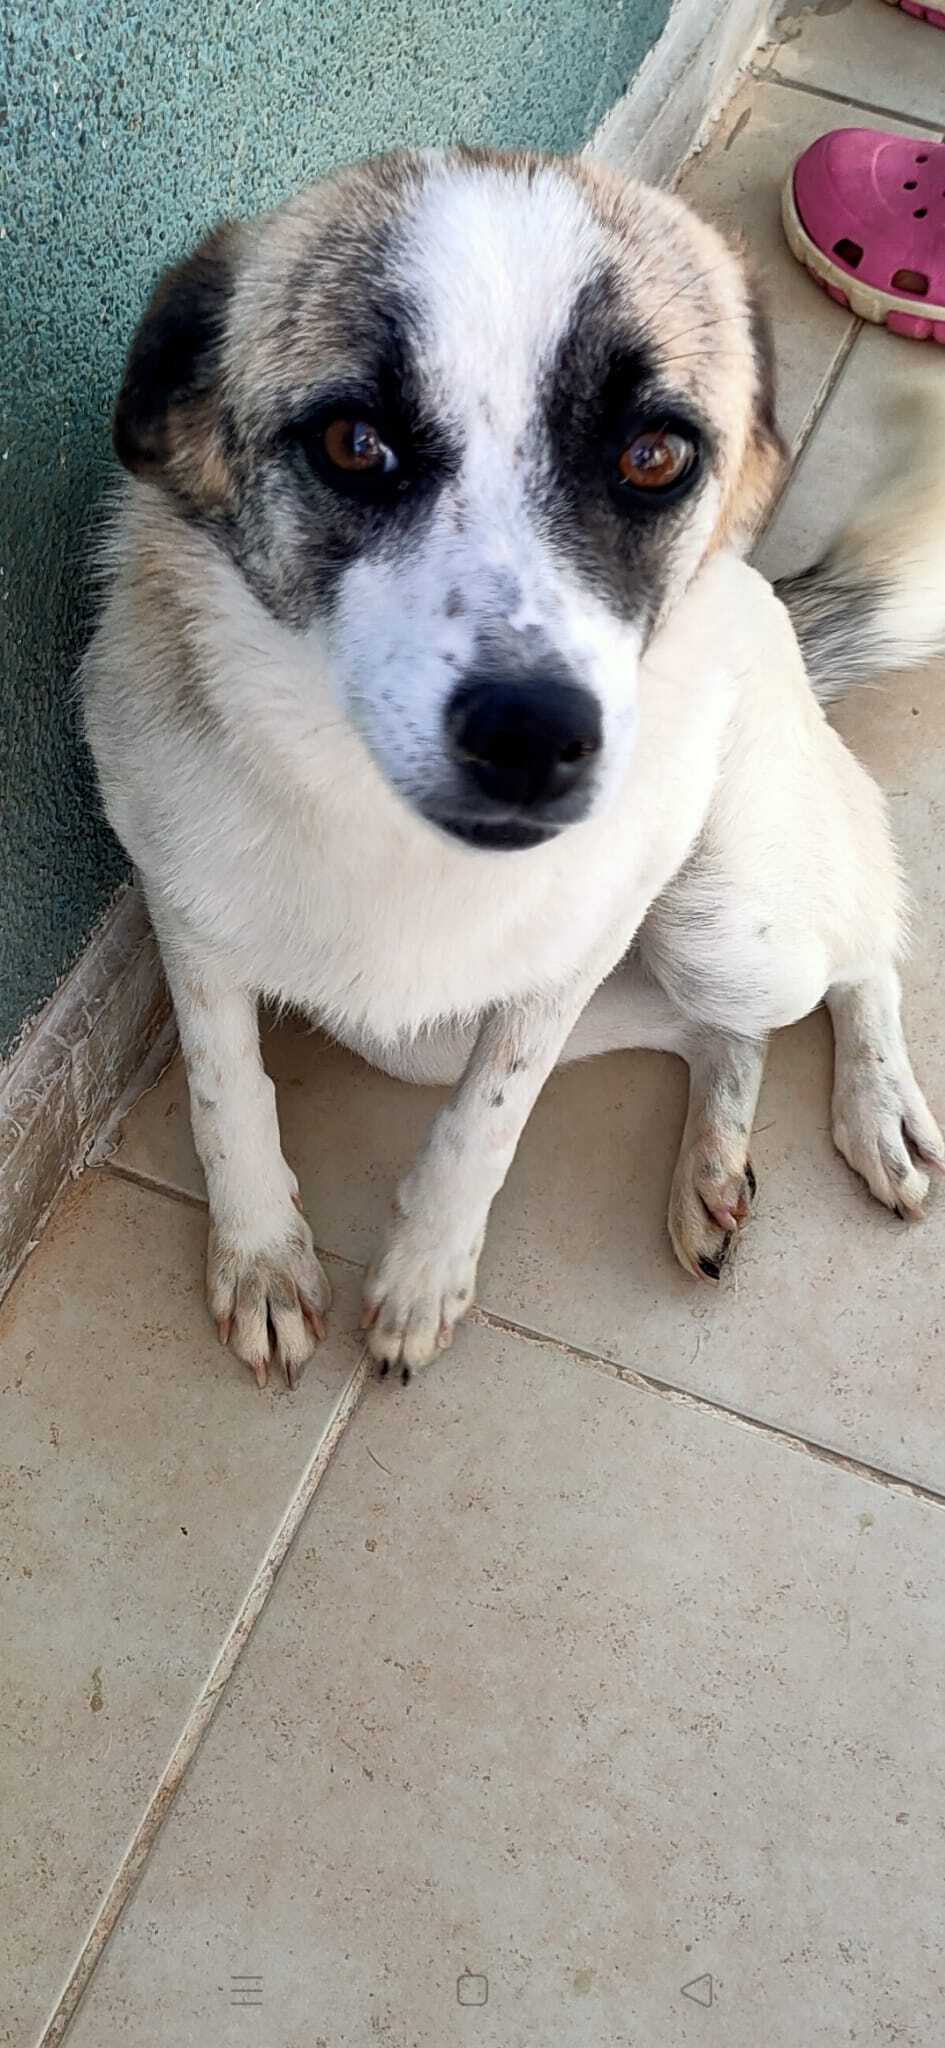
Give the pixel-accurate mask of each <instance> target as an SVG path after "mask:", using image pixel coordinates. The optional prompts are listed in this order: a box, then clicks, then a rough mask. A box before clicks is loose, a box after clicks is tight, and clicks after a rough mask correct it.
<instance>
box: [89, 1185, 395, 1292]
mask: <svg viewBox="0 0 945 2048" xmlns="http://www.w3.org/2000/svg"><path fill="white" fill-rule="evenodd" d="M95 1171H96V1172H97V1173H110V1174H112V1175H113V1176H114V1178H115V1180H125V1181H127V1182H128V1184H129V1186H130V1187H133V1188H141V1190H142V1192H143V1193H144V1194H146V1195H166V1196H167V1199H168V1201H169V1202H183V1204H184V1206H185V1208H188V1209H202V1210H203V1212H204V1215H206V1214H207V1213H208V1212H207V1198H206V1195H192V1194H191V1193H190V1191H189V1189H187V1188H175V1187H171V1186H170V1184H169V1183H168V1182H167V1181H164V1180H152V1179H151V1177H150V1175H149V1174H146V1173H141V1172H140V1171H139V1169H138V1168H137V1167H136V1166H116V1165H115V1163H114V1161H113V1160H111V1159H102V1160H99V1162H98V1164H97V1166H96V1168H95ZM315 1252H316V1255H317V1257H318V1258H320V1259H331V1260H333V1262H334V1263H335V1265H338V1266H350V1267H351V1269H352V1271H353V1272H358V1273H360V1272H363V1270H364V1263H365V1262H364V1260H363V1259H353V1258H352V1256H351V1253H350V1252H336V1251H333V1249H332V1247H331V1245H327V1244H317V1245H316V1246H315Z"/></svg>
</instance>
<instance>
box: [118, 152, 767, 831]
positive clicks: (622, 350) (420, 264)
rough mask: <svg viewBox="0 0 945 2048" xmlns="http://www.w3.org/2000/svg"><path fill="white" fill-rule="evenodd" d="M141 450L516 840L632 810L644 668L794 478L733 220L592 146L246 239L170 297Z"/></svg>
mask: <svg viewBox="0 0 945 2048" xmlns="http://www.w3.org/2000/svg"><path fill="white" fill-rule="evenodd" d="M115 440H116V447H117V449H118V453H119V455H120V456H121V459H122V460H123V461H124V462H125V463H126V465H127V466H128V467H129V468H130V469H133V470H135V471H136V472H137V473H139V474H144V475H147V476H150V477H152V478H156V479H158V480H160V481H161V482H163V483H164V484H165V485H166V486H167V488H168V489H169V490H170V491H172V492H173V493H174V494H175V496H176V498H177V499H178V500H179V501H180V503H181V504H182V506H183V507H184V508H185V509H186V511H187V514H188V516H189V517H192V518H197V519H199V520H200V521H202V522H203V523H204V524H205V525H206V526H207V528H208V529H209V530H210V531H212V532H213V533H214V535H215V536H216V538H217V540H218V542H219V545H220V546H221V547H222V548H224V549H225V550H226V551H227V552H228V554H229V555H230V557H231V558H232V560H233V562H234V563H235V564H236V565H237V567H238V569H239V571H240V573H241V574H242V575H243V576H244V577H245V579H246V581H247V583H248V584H249V586H250V588H251V589H252V591H253V593H254V594H255V596H256V597H257V599H258V600H259V601H260V602H261V603H262V604H263V605H264V606H265V607H266V608H267V610H268V611H269V612H270V614H272V615H273V616H274V617H275V618H276V619H277V620H278V621H280V622H281V624H282V625H283V626H284V627H285V629H286V630H287V631H289V632H291V633H292V634H293V635H294V636H297V638H301V640H302V642H303V644H305V643H307V645H308V647H309V648H310V649H311V660H312V674H313V678H314V676H315V675H316V674H317V675H318V676H319V677H324V676H327V679H328V682H329V684H330V687H331V690H332V691H333V693H334V695H335V697H336V699H337V701H338V703H339V704H340V705H341V707H342V708H343V710H344V711H345V713H346V714H347V715H348V716H349V717H350V719H351V720H352V722H353V723H354V725H355V726H356V727H357V729H358V730H359V732H360V733H361V735H362V737H363V739H364V741H365V742H366V744H367V746H368V747H369V748H370V751H371V753H372V755H373V756H374V759H375V761H376V762H377V764H378V765H379V767H380V768H381V770H382V772H383V774H384V775H385V776H386V778H387V780H388V782H389V783H390V784H391V785H392V786H393V787H394V788H395V789H396V790H397V791H398V792H399V793H400V794H401V795H402V797H403V798H404V799H405V800H406V801H407V802H408V803H409V804H411V805H412V806H413V807H414V809H415V810H416V811H418V812H420V813H421V814H422V815H423V816H424V817H425V818H427V819H429V820H430V821H432V822H433V823H434V824H436V825H437V826H439V827H441V828H442V829H443V830H445V831H447V832H449V833H451V834H454V835H455V836H457V837H459V838H461V839H464V840H466V841H469V842H471V843H474V844H480V845H486V846H490V847H524V846H532V845H535V844H537V843H539V842H540V841H542V840H543V839H546V838H548V837H549V836H551V835H552V834H554V833H556V832H558V831H560V830H561V829H562V828H563V827H565V826H567V825H568V824H571V823H573V822H575V821H576V820H578V819H580V818H583V817H586V816H588V815H589V814H590V812H591V811H592V810H593V809H595V808H597V807H599V806H601V805H603V804H606V802H607V801H608V799H609V798H610V797H611V796H612V795H613V792H614V791H615V789H616V788H617V787H618V786H619V783H620V780H621V777H622V775H623V773H624V771H625V769H626V765H627V761H628V757H629V754H630V750H631V749H632V747H633V742H634V733H635V729H636V724H637V717H638V705H637V678H638V666H639V657H640V653H641V650H642V649H643V648H644V647H645V645H646V642H647V639H648V637H649V635H650V634H651V632H652V630H653V628H654V625H655V624H656V622H657V621H658V620H659V619H660V618H661V617H664V616H665V615H666V614H667V612H668V610H669V609H670V608H671V607H672V605H673V604H674V602H675V601H676V600H677V598H678V597H679V596H680V595H681V594H682V592H683V591H684V590H685V588H686V586H687V584H688V583H689V582H690V580H691V578H692V576H693V575H694V573H695V571H696V570H697V568H698V567H699V564H700V563H701V562H702V561H703V560H704V558H705V556H706V555H707V553H708V552H710V550H712V549H713V548H714V547H717V546H719V545H721V544H724V543H726V542H730V541H732V540H733V539H736V538H737V535H738V534H739V532H746V531H748V530H749V529H750V527H751V525H752V523H753V521H754V519H755V517H756V516H757V514H758V512H759V511H760V510H761V508H762V507H763V505H764V504H765V503H766V502H767V501H768V499H769V497H770V495H771V492H772V490H773V487H774V484H775V482H776V479H777V476H778V474H779V470H780V463H781V448H780V442H779V439H778V435H777V431H776V427H775V424H774V419H773V413H772V400H771V381H770V358H769V353H768V350H767V347H766V343H765V338H764V334H763V326H762V322H761V321H760V319H759V316H758V312H757V308H756V306H755V305H754V303H753V300H752V296H751V293H750V291H749V288H748V286H747V284H746V281H745V278H744V275H743V272H742V268H741V265H740V262H739V260H738V258H737V257H736V255H735V254H734V253H733V252H732V251H731V250H730V249H729V248H728V247H727V246H726V245H725V244H724V243H723V242H722V241H721V239H720V238H719V237H718V236H717V235H716V234H715V233H714V231H713V230H711V229H709V228H707V227H706V226H705V225H704V224H702V223H701V222H699V221H697V220H696V219H695V218H694V217H693V216H692V215H691V214H690V213H689V212H688V210H687V209H686V208H685V207H684V206H683V205H682V203H681V202H680V201H678V200H676V199H674V198H672V197H670V196H668V195H666V194H662V193H657V192H653V191H650V190H648V189H646V188H644V187H641V186H636V185H631V186H625V185H621V184H620V183H619V182H618V181H616V180H614V179H613V178H611V177H610V176H609V175H607V174H605V173H604V172H602V171H601V170H595V169H593V168H592V167H591V166H590V165H589V164H588V163H587V162H586V161H584V160H576V161H555V160H545V159H540V158H532V157H524V156H523V157H507V158H503V157H499V156H494V155H491V154H486V153H480V152H473V151H459V152H455V153H450V154H449V155H443V156H440V155H432V154H431V155H429V156H422V157H408V156H402V157H391V158H385V159H381V160H379V161H378V162H376V163H369V164H365V165H362V166H357V167H355V168H354V169H352V170H349V171H346V172H342V173H341V174H340V175H339V176H338V177H336V178H334V179H332V180H328V181H326V182H325V183H324V184H321V185H316V186H314V187H311V188H310V189H309V190H308V191H306V192H304V193H302V194H301V195H300V196H299V197H298V198H297V199H294V200H291V201H289V202H288V203H287V204H286V205H285V206H283V207H281V208H280V209H279V210H278V211H277V212H276V213H274V214H271V215H269V216H268V217H265V218H263V219H261V220H259V221H257V222H254V223H251V224H250V225H248V226H245V227H243V226H239V225H234V226H232V227H229V226H227V227H224V228H222V229H219V230H217V232H216V233H215V235H213V236H211V237H210V239H209V240H208V241H207V242H206V243H204V244H203V246H202V248H201V249H200V250H198V252H197V254H196V255H195V256H194V257H193V258H191V259H190V261H189V262H187V263H185V264H183V265H181V266H180V267H179V268H178V269H177V270H175V271H172V272H170V273H169V274H168V275H167V277H166V278H165V279H164V280H162V283H161V284H160V286H159V287H158V290H157V292H156V294H155V297H154V299H153V301H152V304H151V306H150V308H149V310H148V313H147V314H146V316H145V319H144V321H143V322H142V325H141V327H140V329H139V331H138V334H137V336H136V338H135V341H134V344H133V347H132V351H131V356H130V359H129V364H128V370H127V373H126V377H125V382H124V385H123V388H122V393H121V396H120V398H119V402H118V408H117V412H116V421H115Z"/></svg>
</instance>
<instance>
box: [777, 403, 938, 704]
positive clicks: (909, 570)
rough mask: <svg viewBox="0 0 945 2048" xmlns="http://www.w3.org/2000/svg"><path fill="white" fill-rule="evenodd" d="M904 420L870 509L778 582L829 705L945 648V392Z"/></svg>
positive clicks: (913, 406)
mask: <svg viewBox="0 0 945 2048" xmlns="http://www.w3.org/2000/svg"><path fill="white" fill-rule="evenodd" d="M901 427H902V433H901V435H900V439H899V442H898V446H897V449H896V460H895V464H894V468H893V470H892V472H891V473H890V474H888V475H887V477H886V478H885V479H884V480H883V481H882V482H881V483H880V484H879V486H878V488H877V489H876V491H875V494H874V495H873V497H872V500H871V502H870V504H869V506H868V509H867V510H866V511H864V512H863V513H861V514H860V515H859V516H858V517H857V518H856V519H854V520H853V521H852V522H851V524H850V525H849V526H848V527H846V528H845V529H844V530H843V532H842V533H841V534H840V535H839V536H838V538H837V539H836V540H835V541H834V542H833V545H832V546H831V547H830V548H828V550H827V553H826V554H825V555H824V556H823V557H822V559H821V560H820V561H819V562H815V564H814V566H813V568H812V569H806V570H805V571H804V572H803V574H802V575H800V576H785V577H782V578H781V580H780V581H779V582H777V583H776V584H775V586H774V587H775V590H776V591H777V594H778V596H779V597H780V598H781V600H782V602H783V603H784V604H785V605H786V606H787V609H788V611H789V612H790V615H791V620H792V623H793V626H794V631H795V633H796V634H797V637H798V640H799V642H800V647H801V652H802V654H803V656H804V660H805V663H806V665H807V673H808V675H809V676H810V680H811V685H812V688H813V690H814V693H815V695H816V696H817V697H819V699H820V702H821V703H822V704H830V703H832V702H833V699H834V698H835V697H842V696H844V695H845V693H846V691H847V690H851V689H853V688H854V686H855V685H856V684H857V683H862V682H869V681H871V680H872V679H873V678H874V677H876V676H877V675H879V674H881V673H882V671H883V670H884V669H906V668H915V667H916V666H917V665H918V664H919V663H920V662H922V661H926V660H927V659H928V657H929V656H930V655H933V654H939V653H941V652H943V651H945V395H939V394H938V393H936V394H935V396H934V397H933V396H932V395H931V394H929V393H927V392H926V393H925V394H923V395H922V397H921V399H912V398H910V399H909V400H908V401H907V403H906V405H905V407H904V408H903V411H902V415H901Z"/></svg>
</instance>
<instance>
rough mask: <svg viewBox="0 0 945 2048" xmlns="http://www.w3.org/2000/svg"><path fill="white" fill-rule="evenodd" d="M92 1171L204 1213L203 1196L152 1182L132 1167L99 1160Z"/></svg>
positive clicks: (160, 1181)
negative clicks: (126, 1182) (164, 1196)
mask: <svg viewBox="0 0 945 2048" xmlns="http://www.w3.org/2000/svg"><path fill="white" fill-rule="evenodd" d="M93 1171H95V1172H98V1173H107V1174H110V1175H111V1177H112V1179H113V1180H125V1181H128V1182H129V1183H130V1185H131V1187H133V1188H142V1189H143V1191H144V1193H145V1194H146V1195H166V1196H167V1199H168V1201H169V1202H183V1203H184V1205H185V1207H186V1208H188V1209H203V1210H204V1211H206V1207H207V1201H206V1196H205V1195H192V1194H191V1193H190V1190H189V1188H174V1187H171V1186H170V1185H169V1184H168V1182H167V1181H164V1180H152V1179H151V1176H150V1174H147V1173H139V1172H138V1169H137V1167H134V1166H116V1165H115V1162H114V1160H112V1159H100V1160H98V1161H97V1162H96V1164H95V1166H94V1168H93Z"/></svg>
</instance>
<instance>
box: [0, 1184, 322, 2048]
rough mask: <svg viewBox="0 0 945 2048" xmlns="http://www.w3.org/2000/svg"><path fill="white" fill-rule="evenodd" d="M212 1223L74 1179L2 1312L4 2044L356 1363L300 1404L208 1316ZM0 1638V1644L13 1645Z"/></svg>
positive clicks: (28, 2033)
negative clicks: (225, 1343) (204, 1282)
mask: <svg viewBox="0 0 945 2048" xmlns="http://www.w3.org/2000/svg"><path fill="white" fill-rule="evenodd" d="M202 1240H203V1217H202V1214H201V1213H200V1212H199V1211H198V1210H196V1209H194V1207H193V1206H192V1205H191V1204H189V1203H183V1202H176V1201H172V1200H168V1199H167V1198H166V1197H164V1196H159V1195H155V1194H149V1193H146V1192H144V1191H143V1190H141V1189H137V1188H132V1187H130V1186H127V1185H124V1184H122V1183H121V1182H120V1181H118V1180H115V1179H112V1178H110V1177H104V1176H101V1175H97V1174H94V1175H88V1176H86V1178H85V1179H84V1180H83V1181H82V1182H81V1184H80V1185H79V1186H78V1187H77V1188H76V1189H75V1190H74V1191H73V1192H72V1193H71V1194H70V1195H69V1196H68V1198H67V1199H66V1200H65V1201H64V1202H63V1203H62V1205H61V1207H60V1208H59V1210H58V1212H57V1214H56V1216H55V1218H54V1220H53V1222H52V1224H51V1225H50V1227H49V1229H48V1231H47V1232H46V1235H45V1237H44V1239H43V1242H42V1244H41V1246H40V1248H39V1250H38V1251H37V1252H36V1253H35V1254H34V1256H33V1258H32V1260H31V1261H30V1262H29V1264H28V1266H27V1267H26V1269H25V1271H24V1272H23V1274H22V1276H21V1278H20V1280H19V1282H18V1284H17V1285H16V1287H15V1288H14V1290H13V1292H12V1294H11V1295H9V1296H8V1297H7V1300H6V1301H5V1302H4V1304H3V1307H2V1309H0V1360H2V1370H0V1387H2V1418H3V1423H2V1447H0V1480H2V1506H3V1517H2V1521H0V1530H2V1548H3V1569H2V1574H0V1577H2V1586H3V1590H2V1609H3V1614H2V1621H0V1636H2V1640H3V1642H4V1644H5V1645H6V1646H7V1654H6V1657H5V1660H4V1668H3V1675H2V1680H0V1693H2V1701H0V1779H2V1782H3V1788H4V1789H3V1792H2V1795H0V1805H2V1809H3V1829H2V1832H3V1837H4V1848H3V1854H2V1858H0V1863H2V1869H0V1893H2V1904H0V1983H2V1985H3V1991H2V1994H0V2040H2V2041H4V2042H5V2043H9V2044H11V2048H28V2044H30V2048H31V2044H32V2043H33V2041H34V2040H35V2038H36V2035H37V2032H38V2030H39V2027H40V2025H41V2023H42V2021H43V2020H44V2019H45V2017H46V2015H47V2013H48V2011H49V2008H50V2006H51V2003H52V2001H53V1999H54V1998H55V1997H57V1996H58V1994H59V1991H60V1989H61V1986H62V1983H63V1980H64V1978H65V1977H66V1975H67V1973H68V1970H69V1968H70V1967H71V1964H72V1962H73V1960H74V1958H75V1955H76V1953H77V1950H78V1948H79V1946H80V1943H81V1941H82V1939H83V1938H84V1936H85V1933H86V1931H87V1928H88V1925H89V1921H90V1918H91V1916H92V1914H93V1911H94V1910H95V1909H96V1907H97V1906H98V1903H99V1901H100V1900H101V1898H102V1896H103V1894H104V1893H105V1891H106V1890H107V1887H108V1885H109V1883H110V1881H111V1879H112V1876H113V1874H114V1871H115V1868H116V1865H117V1863H118V1860H119V1857H120V1855H121V1853H122V1852H123V1850H124V1849H125V1846H126V1844H127V1842H128V1840H129V1837H130V1835H131V1833H132V1830H133V1828H134V1827H135V1825H136V1823H137V1821H138V1820H139V1819H140V1817H141V1814H142V1812H143V1810H144V1808H145V1806H146V1804H147V1801H148V1798H149V1795H150V1793H151V1791H152V1790H153V1788H154V1785H155V1782H156V1780H157V1778H158V1777H159V1776H160V1773H161V1771H162V1770H163V1768H164V1765H165V1764H166V1762H167V1759H168V1757H169V1755H170V1752H171V1749H172V1747H173V1745H174V1743H175V1741H176V1739H177V1737H178V1734H179V1732H180V1729H181V1726H182V1724H183V1722H184V1720H185V1717H186V1715H187V1713H188V1710H189V1709H190V1707H191V1705H192V1703H193V1701H194V1698H195V1696H196V1694H197V1693H198V1691H199V1688H200V1686H201V1685H202V1684H203V1681H204V1679H205V1678H206V1676H207V1674H208V1672H209V1670H210V1668H211V1666H212V1664H213V1661H214V1659H215V1657H216V1654H217V1651H218V1649H219V1647H220V1645H221V1643H222V1641H223V1638H224V1636H225V1634H226V1632H227V1630H228V1628H229V1626H230V1624H231V1622H232V1621H233V1618H234V1616H235V1614H236V1611H237V1609H238V1607H239V1605H240V1603H241V1601H242V1599H243V1597H244V1595H245V1593H246V1591H247V1589H248V1587H249V1584H250V1581H251V1579H252V1576H253V1573H254V1571H255V1569H256V1567H257V1565H258V1564H259V1562H260V1560H261V1558H262V1556H263V1554H264V1552H265V1551H266V1549H267V1548H268V1545H269V1543H270V1540H271V1538H272V1536H273V1534H274V1532H275V1530H276V1527H277V1525H278V1523H279V1522H280V1520H281V1518H282V1515H283V1513H284V1511H285V1508H286V1506H287V1504H288V1502H289V1500H290V1498H291V1496H292V1494H293V1492H294V1491H295V1489H296V1487H297V1485H298V1483H299V1481H300V1479H301V1477H302V1474H303V1472H304V1470H305V1467H306V1465H307V1464H308V1462H309V1460H310V1458H311V1457H312V1454H313V1453H314V1451H315V1449H316V1447H317V1444H318V1442H319V1439H320V1437H321V1435H322V1434H323V1432H324V1429H325V1427H326V1424H327V1423H328V1422H329V1420H330V1418H331V1416H332V1414H333V1412H334V1410H335V1407H336V1404H337V1401H338V1398H339V1396H340V1394H341V1392H342V1390H343V1388H344V1387H345V1385H346V1383H347V1381H348V1379H349V1377H350V1374H351V1371H352V1369H353V1367H354V1364H355V1362H356V1352H355V1349H354V1347H353V1345H352V1344H351V1343H350V1342H348V1341H347V1340H346V1339H345V1337H344V1335H343V1332H344V1331H345V1330H346V1329H348V1328H350V1327H351V1325H352V1323H353V1320H354V1318H353V1311H352V1305H351V1303H350V1301H349V1302H347V1304H346V1301H345V1290H346V1288H349V1289H350V1279H349V1277H348V1275H347V1274H346V1273H345V1272H344V1270H343V1269H342V1270H340V1272H337V1273H336V1275H335V1278H336V1281H337V1283H338V1285H339V1287H340V1294H341V1303H342V1308H341V1314H340V1315H339V1318H338V1323H337V1332H338V1334H336V1336H335V1337H334V1340H333V1342H332V1343H331V1345H330V1346H329V1347H328V1348H327V1349H325V1350H323V1351H322V1352H321V1353H320V1356H319V1359H318V1361H317V1365H316V1369H315V1371H314V1373H312V1374H310V1375H309V1378H308V1380H307V1382H306V1385H305V1392H304V1395H297V1396H290V1395H288V1394H283V1395H281V1396H280V1395H278V1394H275V1393H274V1394H269V1395H262V1396H260V1395H258V1394H257V1392H256V1390H255V1388H254V1387H253V1386H252V1385H251V1384H250V1382H249V1379H248V1376H246V1375H245V1373H244V1370H243V1369H242V1368H240V1367H239V1366H238V1364H237V1363H236V1361H235V1360H233V1359H232V1358H231V1357H230V1356H229V1355H224V1353H223V1352H221V1350H220V1348H219V1346H218V1344H217V1342H216V1339H215V1337H214V1336H213V1333H212V1331H211V1330H210V1328H209V1326H208V1324H207V1321H206V1316H205V1312H204V1309H203V1307H202V1303H201V1289H200V1270H201V1262H202V1252H203V1246H202ZM11 1646H12V1648H11Z"/></svg>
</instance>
